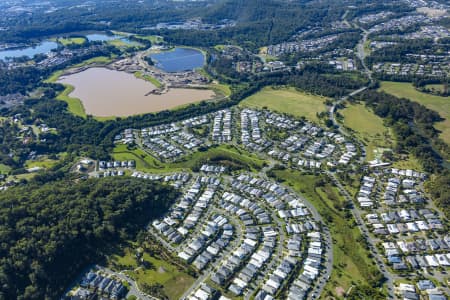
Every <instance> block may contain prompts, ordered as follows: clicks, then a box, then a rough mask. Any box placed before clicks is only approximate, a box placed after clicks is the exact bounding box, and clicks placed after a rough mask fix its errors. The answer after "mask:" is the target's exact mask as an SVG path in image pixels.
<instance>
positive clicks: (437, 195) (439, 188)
mask: <svg viewBox="0 0 450 300" xmlns="http://www.w3.org/2000/svg"><path fill="white" fill-rule="evenodd" d="M449 187H450V173H449V172H448V171H447V172H446V173H444V174H441V175H440V176H436V177H433V178H432V180H431V181H430V182H428V184H427V190H428V192H429V193H430V195H431V197H432V198H433V200H434V201H435V203H436V204H437V206H439V208H440V209H442V211H443V212H444V214H445V217H446V218H447V219H449V218H450V189H449Z"/></svg>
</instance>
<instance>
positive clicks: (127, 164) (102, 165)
mask: <svg viewBox="0 0 450 300" xmlns="http://www.w3.org/2000/svg"><path fill="white" fill-rule="evenodd" d="M134 167H136V162H135V161H134V160H124V161H118V160H116V161H103V160H101V161H99V163H98V168H99V169H100V170H105V169H117V168H134Z"/></svg>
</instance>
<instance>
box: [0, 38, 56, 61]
mask: <svg viewBox="0 0 450 300" xmlns="http://www.w3.org/2000/svg"><path fill="white" fill-rule="evenodd" d="M57 47H58V44H57V43H56V42H51V41H44V42H42V43H40V44H38V45H36V46H35V47H27V48H21V49H11V50H3V51H0V59H6V58H7V57H11V58H13V57H14V58H16V57H22V56H28V57H30V58H32V57H33V56H34V55H36V54H45V53H48V52H50V51H51V50H53V49H56V48H57Z"/></svg>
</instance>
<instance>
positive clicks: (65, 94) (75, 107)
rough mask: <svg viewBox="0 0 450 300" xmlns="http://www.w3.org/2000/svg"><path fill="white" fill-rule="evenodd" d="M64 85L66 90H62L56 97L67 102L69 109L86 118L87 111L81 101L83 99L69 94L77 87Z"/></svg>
mask: <svg viewBox="0 0 450 300" xmlns="http://www.w3.org/2000/svg"><path fill="white" fill-rule="evenodd" d="M64 86H65V89H64V91H62V92H61V94H59V95H58V96H57V97H56V99H58V100H61V101H64V102H66V103H67V105H68V107H67V109H68V110H69V111H70V112H71V113H73V114H74V115H76V116H80V117H82V118H86V112H85V110H84V106H83V103H81V100H80V99H78V98H73V97H70V96H69V94H70V93H72V92H73V90H74V89H75V88H74V87H73V86H71V85H68V84H65V85H64Z"/></svg>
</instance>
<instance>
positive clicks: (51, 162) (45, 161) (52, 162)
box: [25, 158, 59, 169]
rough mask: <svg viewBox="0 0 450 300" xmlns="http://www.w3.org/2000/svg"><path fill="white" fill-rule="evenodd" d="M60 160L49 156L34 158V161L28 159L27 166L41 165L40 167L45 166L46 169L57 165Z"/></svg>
mask: <svg viewBox="0 0 450 300" xmlns="http://www.w3.org/2000/svg"><path fill="white" fill-rule="evenodd" d="M58 162H59V160H56V159H49V158H44V159H40V160H33V161H30V160H27V161H26V162H25V167H26V168H34V167H39V168H44V169H50V168H51V167H53V166H54V165H56V164H57V163H58Z"/></svg>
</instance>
